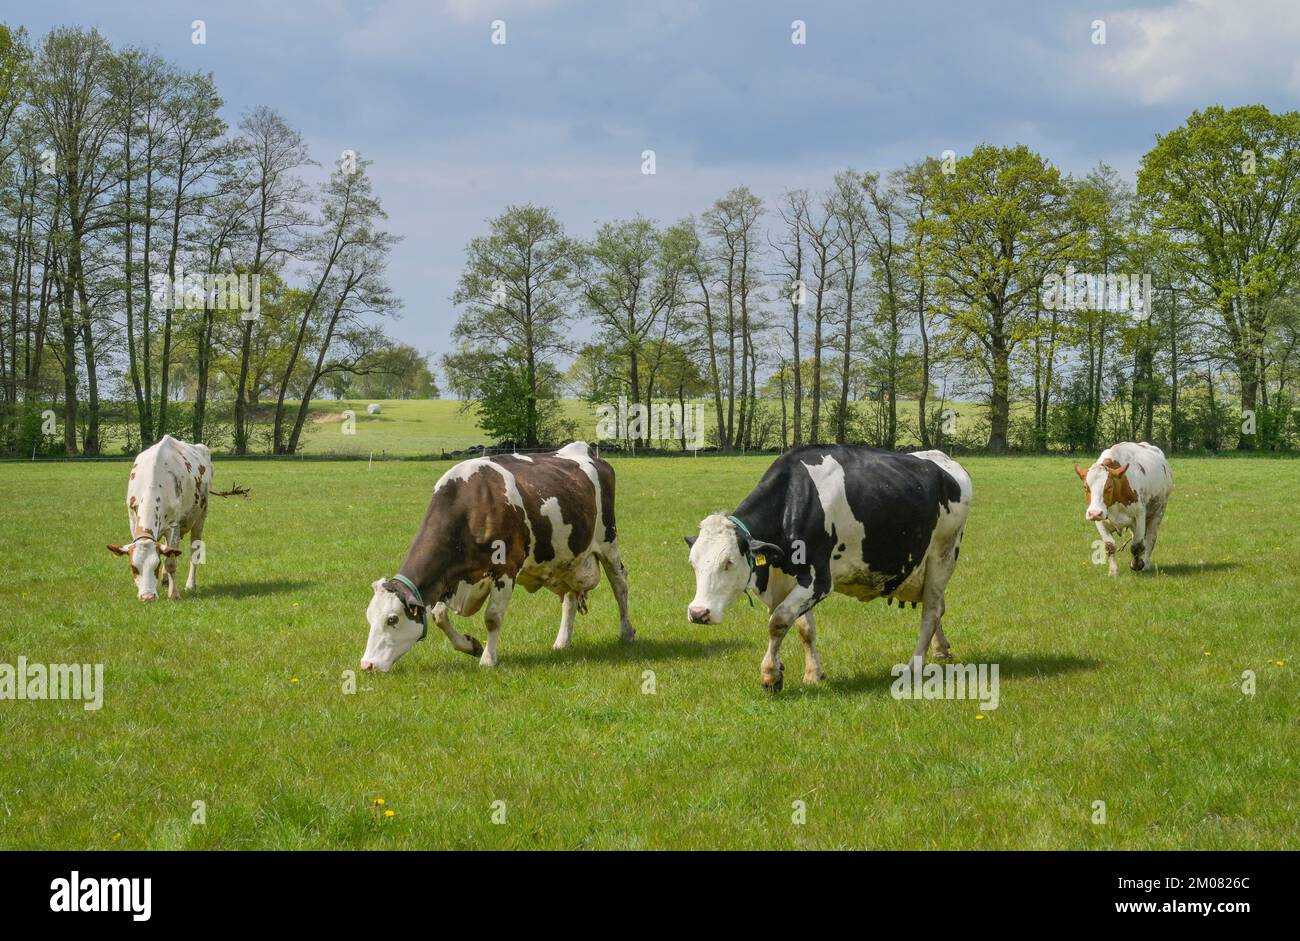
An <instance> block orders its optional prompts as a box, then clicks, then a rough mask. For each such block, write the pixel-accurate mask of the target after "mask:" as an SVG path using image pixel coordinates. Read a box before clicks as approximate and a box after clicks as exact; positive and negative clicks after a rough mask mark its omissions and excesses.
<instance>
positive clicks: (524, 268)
mask: <svg viewBox="0 0 1300 941" xmlns="http://www.w3.org/2000/svg"><path fill="white" fill-rule="evenodd" d="M489 227H490V231H489V234H488V235H484V236H479V237H477V238H475V239H474V240H473V241H471V242H470V243H469V246H468V247H467V249H466V256H467V258H466V264H465V269H464V271H463V272H462V273H461V276H460V281H459V283H458V284H457V287H456V291H455V293H454V294H453V295H452V302H453V303H455V304H459V305H462V306H464V307H465V308H466V310H465V313H464V314H462V315H461V317H460V319H459V320H458V321H457V323H456V327H455V329H454V331H453V336H454V337H455V339H456V340H458V341H460V342H462V343H466V344H469V345H470V346H471V347H474V348H477V349H480V350H486V351H493V352H496V353H497V354H499V355H501V356H503V357H505V358H507V359H509V360H513V361H516V362H519V363H520V364H521V367H522V373H517V372H516V371H514V370H513V369H508V370H504V371H503V370H500V369H497V370H493V372H492V375H493V376H496V377H498V378H501V379H502V380H503V381H504V380H506V379H508V380H509V382H510V384H511V387H512V388H515V389H518V388H520V387H519V385H518V383H519V382H520V381H521V380H520V378H519V376H520V375H522V377H523V379H522V382H523V388H524V389H525V390H526V394H524V395H523V397H522V399H521V400H520V401H521V402H522V403H523V408H524V411H523V425H522V428H516V430H517V431H520V432H521V433H520V434H517V435H515V437H514V440H519V441H522V442H523V443H524V444H526V445H528V446H530V447H532V446H536V445H537V444H539V443H540V441H541V439H542V436H543V432H544V430H545V425H546V422H545V417H546V415H545V411H544V410H545V408H546V406H544V405H543V403H544V402H545V401H546V400H547V399H548V398H549V397H551V395H552V390H553V389H554V382H551V381H549V379H550V377H551V376H552V374H553V373H554V364H553V362H552V357H554V356H555V355H556V354H558V353H561V352H563V351H565V350H567V349H568V345H569V344H568V336H567V326H568V323H569V321H570V319H571V317H572V311H571V307H570V302H569V297H570V290H571V285H572V281H573V274H574V262H575V257H576V255H577V251H578V246H577V245H576V244H575V243H574V242H573V241H572V240H571V239H570V238H569V237H568V236H567V235H565V234H564V227H563V226H562V225H560V222H559V220H557V219H556V218H555V215H554V214H553V213H552V212H551V211H550V210H549V209H545V208H542V207H540V206H534V205H532V204H531V203H530V204H527V205H524V206H509V207H507V208H506V210H505V212H503V213H502V214H501V215H499V216H497V218H495V219H493V220H492V221H491V222H490V223H489ZM486 391H490V392H493V393H494V392H495V390H486ZM484 392H485V389H484V387H483V386H481V385H480V386H479V387H478V395H479V397H480V398H481V397H482V396H483V394H484ZM498 400H499V399H498V398H497V397H496V396H495V394H493V401H494V402H495V401H498ZM482 404H483V403H482V402H480V411H481V410H482ZM512 420H513V419H512ZM511 427H516V426H514V425H511Z"/></svg>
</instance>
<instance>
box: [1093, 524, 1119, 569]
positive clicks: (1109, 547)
mask: <svg viewBox="0 0 1300 941" xmlns="http://www.w3.org/2000/svg"><path fill="white" fill-rule="evenodd" d="M1097 533H1098V535H1100V536H1101V541H1102V544H1103V545H1104V546H1105V547H1106V568H1107V570H1108V571H1109V572H1110V574H1111V575H1118V574H1119V566H1117V565H1116V564H1115V536H1114V535H1113V534H1112V533H1111V531H1110V530H1109V529H1107V528H1106V523H1105V521H1103V520H1097Z"/></svg>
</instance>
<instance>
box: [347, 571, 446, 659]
mask: <svg viewBox="0 0 1300 941" xmlns="http://www.w3.org/2000/svg"><path fill="white" fill-rule="evenodd" d="M370 587H371V588H373V589H374V592H375V594H374V596H373V597H372V598H371V599H370V607H368V608H367V609H366V620H367V621H368V622H369V623H370V636H369V637H368V638H367V639H366V652H365V653H364V654H362V655H361V669H363V670H379V671H380V672H381V673H387V672H388V671H389V670H391V669H392V668H393V664H394V663H396V662H397V661H398V660H399V659H401V657H402V656H403V654H405V653H406V652H407V651H408V650H410V649H411V648H412V647H414V646H415V644H416V641H420V640H424V635H425V634H426V633H427V632H428V624H429V621H428V610H427V608H426V607H425V604H424V600H423V599H422V598H420V597H419V595H418V594H416V592H415V590H414V589H412V588H411V587H410V586H409V585H406V584H404V583H403V582H400V581H396V580H392V579H390V580H387V581H385V580H384V579H382V578H381V579H379V580H378V581H376V582H373V583H372V584H371V586H370Z"/></svg>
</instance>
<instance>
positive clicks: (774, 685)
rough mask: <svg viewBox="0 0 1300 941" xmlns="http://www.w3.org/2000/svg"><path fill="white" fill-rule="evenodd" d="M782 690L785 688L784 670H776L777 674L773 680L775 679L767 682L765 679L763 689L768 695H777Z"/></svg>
mask: <svg viewBox="0 0 1300 941" xmlns="http://www.w3.org/2000/svg"><path fill="white" fill-rule="evenodd" d="M784 688H785V670H784V669H781V670H778V671H777V674H776V678H775V679H773V680H770V681H769V680H767V679H766V678H765V679H764V680H763V689H765V690H766V691H767V692H769V693H779V692H781V690H782V689H784Z"/></svg>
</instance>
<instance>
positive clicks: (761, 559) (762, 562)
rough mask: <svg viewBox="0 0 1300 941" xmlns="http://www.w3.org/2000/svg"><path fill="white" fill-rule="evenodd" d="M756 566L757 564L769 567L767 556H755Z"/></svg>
mask: <svg viewBox="0 0 1300 941" xmlns="http://www.w3.org/2000/svg"><path fill="white" fill-rule="evenodd" d="M754 564H755V565H767V556H765V555H756V556H754Z"/></svg>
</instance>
